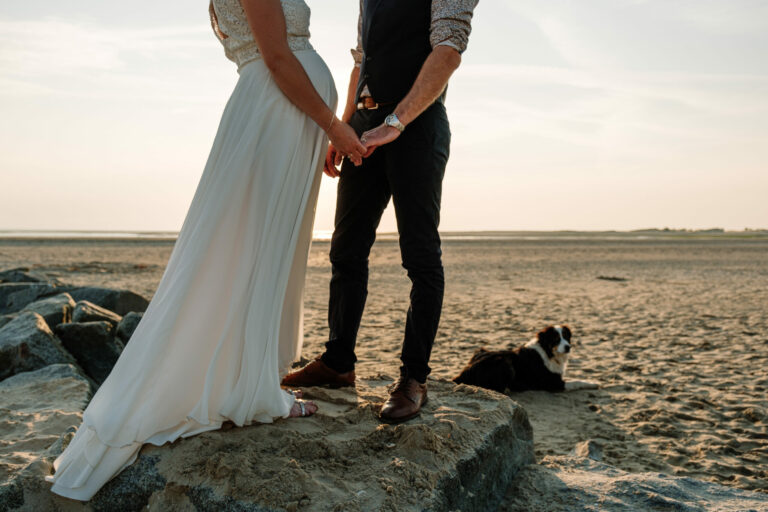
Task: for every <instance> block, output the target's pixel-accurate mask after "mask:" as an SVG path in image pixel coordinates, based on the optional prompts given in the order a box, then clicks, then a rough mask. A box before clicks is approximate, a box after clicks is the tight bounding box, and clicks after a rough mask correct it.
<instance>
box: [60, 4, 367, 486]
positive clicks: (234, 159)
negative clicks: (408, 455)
mask: <svg viewBox="0 0 768 512" xmlns="http://www.w3.org/2000/svg"><path fill="white" fill-rule="evenodd" d="M209 11H210V15H211V24H212V26H213V28H214V31H215V33H216V35H217V37H218V38H219V40H220V41H221V43H222V44H223V45H224V50H225V54H226V56H227V57H228V58H229V59H231V60H233V61H234V62H235V63H236V64H237V67H238V73H239V74H240V77H239V79H238V82H237V85H236V86H235V89H234V91H233V92H232V96H231V97H230V99H229V102H228V103H227V106H226V108H225V109H224V113H223V115H222V118H221V122H220V124H219V129H218V132H217V134H216V137H215V139H214V142H213V147H212V148H211V153H210V156H209V157H208V162H207V163H206V166H205V169H204V171H203V174H202V176H201V178H200V182H199V184H198V187H197V190H196V191H195V195H194V197H193V199H192V202H191V204H190V207H189V211H188V212H187V216H186V218H185V219H184V223H183V225H182V228H181V230H180V232H179V236H178V239H177V241H176V243H175V245H174V248H173V251H172V252H171V255H170V258H169V260H168V265H167V267H166V269H165V272H164V273H163V276H162V278H161V280H160V283H159V285H158V288H157V291H156V292H155V295H154V297H153V299H152V301H151V302H150V304H149V307H148V308H147V310H146V312H145V313H144V317H143V318H142V320H141V322H140V323H139V325H138V326H137V328H136V331H135V332H134V334H133V336H132V338H131V340H130V343H128V345H127V346H126V348H125V350H124V351H123V353H122V355H121V356H120V359H119V360H118V361H117V364H116V365H115V367H114V369H113V370H112V373H111V374H110V375H109V377H108V378H107V380H106V381H105V382H104V384H103V385H102V386H101V388H100V389H99V390H98V392H97V393H96V394H95V395H94V397H93V400H92V401H91V402H90V404H89V405H88V407H87V409H86V410H85V412H84V414H83V421H82V424H81V425H80V427H79V428H78V430H77V432H76V434H75V436H74V438H73V439H72V441H71V442H70V444H69V445H68V446H67V448H66V449H65V450H64V452H63V453H62V454H61V455H60V456H59V457H58V458H57V459H56V461H55V462H54V469H55V474H54V475H53V476H49V477H47V478H46V479H47V480H48V481H50V482H53V486H52V487H51V490H52V491H53V492H55V493H57V494H60V495H62V496H66V497H69V498H74V499H78V500H89V499H90V498H91V497H92V496H93V495H94V494H95V493H96V492H97V491H98V490H99V489H100V488H101V487H102V486H103V485H104V484H105V483H106V482H107V481H109V480H110V479H111V478H112V477H114V476H115V475H116V474H118V473H119V472H120V471H121V470H122V469H124V468H125V467H126V466H128V465H129V464H131V463H132V462H133V461H134V460H135V459H136V457H137V455H138V452H139V449H140V448H141V446H142V444H144V443H152V444H156V445H161V444H163V443H166V442H170V441H173V440H175V439H177V438H178V437H186V436H191V435H194V434H198V433H200V432H204V431H207V430H213V429H217V428H219V427H220V426H221V425H222V423H223V422H225V421H227V420H229V421H232V422H234V423H235V424H236V425H246V424H249V423H252V422H271V421H273V419H275V418H279V417H283V418H285V417H289V416H307V415H310V414H312V413H314V412H315V411H316V409H317V407H316V406H315V404H313V403H311V402H305V401H302V400H300V398H299V397H297V396H296V395H294V394H293V393H292V392H289V391H284V390H283V389H282V388H281V387H280V385H279V383H280V379H281V377H282V376H283V375H284V374H285V373H287V371H288V369H289V367H290V364H291V363H292V362H293V361H294V360H295V359H296V358H297V357H298V356H299V354H300V351H301V345H302V330H301V327H302V294H303V288H304V274H305V270H306V263H307V255H308V252H309V244H310V240H311V236H312V224H313V220H314V209H315V205H316V201H317V193H318V189H319V186H320V176H321V175H322V173H321V167H322V164H323V160H324V157H325V154H326V150H327V147H328V139H329V138H330V141H331V142H332V144H333V145H334V147H336V148H338V149H339V150H340V151H341V152H342V154H345V155H347V156H348V157H349V158H350V159H351V160H352V161H353V162H354V163H356V164H359V163H360V162H361V158H362V155H363V153H365V148H364V147H363V145H362V144H361V143H360V141H359V140H358V137H357V135H356V134H355V132H354V131H353V130H352V128H350V127H349V126H348V125H347V124H345V123H342V122H341V121H340V120H338V119H337V118H336V116H335V114H334V109H335V108H336V101H337V96H336V90H335V86H334V84H333V79H332V77H331V74H330V72H329V71H328V68H327V67H326V65H325V63H324V62H323V60H322V59H321V58H320V57H319V56H318V55H317V53H315V51H314V50H313V49H312V46H311V45H310V43H309V7H308V6H307V5H306V4H305V3H304V1H303V0H212V1H211V5H210V9H209Z"/></svg>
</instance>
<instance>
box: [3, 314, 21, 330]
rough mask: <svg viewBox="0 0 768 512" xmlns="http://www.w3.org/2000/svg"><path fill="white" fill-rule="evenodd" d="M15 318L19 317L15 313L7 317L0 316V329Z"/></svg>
mask: <svg viewBox="0 0 768 512" xmlns="http://www.w3.org/2000/svg"><path fill="white" fill-rule="evenodd" d="M17 316H19V315H18V314H16V313H9V314H7V315H0V327H2V326H4V325H5V324H7V323H8V322H10V321H11V320H13V319H14V318H16V317H17Z"/></svg>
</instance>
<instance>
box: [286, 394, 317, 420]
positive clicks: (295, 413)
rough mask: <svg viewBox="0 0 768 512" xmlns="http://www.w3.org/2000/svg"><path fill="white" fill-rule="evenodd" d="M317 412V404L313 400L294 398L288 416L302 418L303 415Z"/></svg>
mask: <svg viewBox="0 0 768 512" xmlns="http://www.w3.org/2000/svg"><path fill="white" fill-rule="evenodd" d="M316 412H317V405H315V403H314V402H310V401H307V400H299V399H298V398H297V399H296V402H294V404H293V407H291V414H290V416H289V417H290V418H302V417H304V416H312V415H313V414H315V413H316Z"/></svg>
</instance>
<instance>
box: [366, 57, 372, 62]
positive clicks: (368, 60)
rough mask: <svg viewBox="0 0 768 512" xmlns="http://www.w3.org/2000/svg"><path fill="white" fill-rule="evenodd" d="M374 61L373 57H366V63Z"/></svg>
mask: <svg viewBox="0 0 768 512" xmlns="http://www.w3.org/2000/svg"><path fill="white" fill-rule="evenodd" d="M372 60H373V57H366V58H365V61H366V62H371V61H372Z"/></svg>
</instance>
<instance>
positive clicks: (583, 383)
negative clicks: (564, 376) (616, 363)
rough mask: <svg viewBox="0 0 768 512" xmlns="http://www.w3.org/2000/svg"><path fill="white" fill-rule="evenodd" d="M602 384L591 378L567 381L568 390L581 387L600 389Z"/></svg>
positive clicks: (566, 388) (566, 387)
mask: <svg viewBox="0 0 768 512" xmlns="http://www.w3.org/2000/svg"><path fill="white" fill-rule="evenodd" d="M599 388H600V384H599V383H597V382H594V381H590V380H569V381H566V382H565V390H566V391H576V390H579V389H599Z"/></svg>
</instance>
